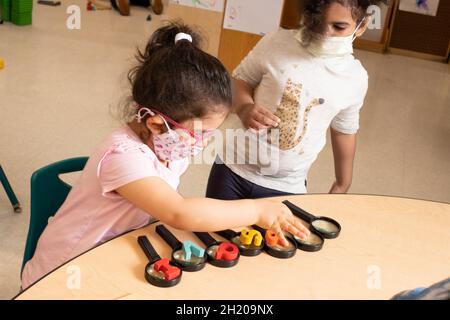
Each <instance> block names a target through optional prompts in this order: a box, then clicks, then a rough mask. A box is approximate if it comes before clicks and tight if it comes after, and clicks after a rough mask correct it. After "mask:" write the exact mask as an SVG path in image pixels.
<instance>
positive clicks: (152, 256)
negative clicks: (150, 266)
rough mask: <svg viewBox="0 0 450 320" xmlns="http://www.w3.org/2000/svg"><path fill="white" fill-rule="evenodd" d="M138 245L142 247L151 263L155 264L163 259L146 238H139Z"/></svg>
mask: <svg viewBox="0 0 450 320" xmlns="http://www.w3.org/2000/svg"><path fill="white" fill-rule="evenodd" d="M138 243H139V245H140V246H141V248H142V251H144V253H145V255H146V256H147V258H148V260H149V261H150V263H154V262H156V261H158V260H161V257H160V256H159V254H158V253H157V252H156V250H155V248H153V246H152V244H151V243H150V240H148V238H147V237H146V236H139V237H138Z"/></svg>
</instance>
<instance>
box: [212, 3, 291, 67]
mask: <svg viewBox="0 0 450 320" xmlns="http://www.w3.org/2000/svg"><path fill="white" fill-rule="evenodd" d="M227 1H229V0H227ZM241 1H242V0H241ZM258 1H260V0H258ZM280 1H281V2H280V3H281V8H280V7H277V6H275V8H276V9H277V10H278V11H277V13H276V14H275V16H276V17H275V18H276V19H277V23H276V25H278V26H280V25H281V26H282V27H284V28H288V29H292V28H297V27H298V24H299V22H300V11H299V1H298V0H280ZM275 4H276V3H275ZM280 9H281V10H280ZM279 12H281V15H280V16H278V15H279ZM262 16H263V15H262ZM261 38H262V35H260V34H257V33H251V32H243V31H240V30H232V29H229V28H227V27H226V26H225V25H224V28H223V29H222V32H221V37H220V46H219V59H220V60H221V61H222V63H223V64H224V65H225V66H226V67H227V69H228V70H229V71H232V70H233V69H234V68H235V67H236V66H237V65H238V64H239V63H240V61H241V60H242V59H243V58H244V57H245V56H246V55H247V54H248V53H249V52H250V51H251V50H252V48H253V47H254V46H255V45H256V44H257V43H258V41H259V40H260V39H261Z"/></svg>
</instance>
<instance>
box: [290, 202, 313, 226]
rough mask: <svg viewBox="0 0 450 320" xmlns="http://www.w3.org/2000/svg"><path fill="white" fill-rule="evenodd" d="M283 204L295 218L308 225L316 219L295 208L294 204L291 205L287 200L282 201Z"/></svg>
mask: <svg viewBox="0 0 450 320" xmlns="http://www.w3.org/2000/svg"><path fill="white" fill-rule="evenodd" d="M283 204H285V205H286V206H287V207H288V208H289V209H290V210H291V211H292V213H293V214H294V215H295V216H297V217H298V218H300V219H302V220H305V221H306V222H308V223H311V222H313V221H314V220H316V219H317V218H316V217H315V216H313V215H312V214H311V213H309V212H306V211H305V210H303V209H301V208H299V207H297V206H296V205H295V204H293V203H292V202H289V201H288V200H284V201H283Z"/></svg>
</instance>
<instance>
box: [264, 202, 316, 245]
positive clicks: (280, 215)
mask: <svg viewBox="0 0 450 320" xmlns="http://www.w3.org/2000/svg"><path fill="white" fill-rule="evenodd" d="M256 203H257V207H258V217H259V220H258V223H257V224H258V225H259V226H261V227H263V228H266V229H270V230H272V231H274V232H275V233H276V234H277V236H278V238H279V239H281V242H282V244H283V245H285V246H287V245H288V244H289V243H288V241H287V240H286V237H285V236H284V231H286V232H289V233H291V234H293V235H295V236H298V237H299V238H301V239H306V238H307V236H309V234H310V233H311V232H310V231H309V230H308V229H307V228H306V227H305V226H304V225H303V224H302V222H301V221H300V219H298V218H296V217H295V216H294V215H293V214H292V212H291V210H289V208H288V207H286V206H285V205H284V204H282V203H281V202H279V201H276V200H270V199H258V200H256Z"/></svg>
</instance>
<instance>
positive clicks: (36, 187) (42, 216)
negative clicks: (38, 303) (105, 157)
mask: <svg viewBox="0 0 450 320" xmlns="http://www.w3.org/2000/svg"><path fill="white" fill-rule="evenodd" d="M87 160H88V157H78V158H71V159H66V160H61V161H58V162H55V163H52V164H50V165H48V166H45V167H43V168H41V169H39V170H37V171H35V172H34V173H33V175H32V176H31V208H30V226H29V228H28V236H27V242H26V245H25V253H24V256H23V262H22V270H23V267H24V266H25V264H26V263H27V261H28V260H30V259H31V258H32V257H33V255H34V251H35V250H36V245H37V242H38V239H39V237H40V236H41V234H42V232H43V231H44V229H45V227H46V226H47V224H48V220H49V218H50V217H52V216H53V215H55V213H56V212H57V211H58V209H59V207H60V206H61V205H62V204H63V202H64V201H65V200H66V197H67V195H68V194H69V191H70V189H71V188H72V187H71V186H70V185H68V184H67V183H65V182H64V181H62V180H61V179H60V178H59V175H60V174H64V173H70V172H76V171H81V170H83V168H84V166H85V165H86V162H87Z"/></svg>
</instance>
